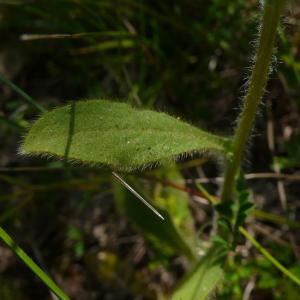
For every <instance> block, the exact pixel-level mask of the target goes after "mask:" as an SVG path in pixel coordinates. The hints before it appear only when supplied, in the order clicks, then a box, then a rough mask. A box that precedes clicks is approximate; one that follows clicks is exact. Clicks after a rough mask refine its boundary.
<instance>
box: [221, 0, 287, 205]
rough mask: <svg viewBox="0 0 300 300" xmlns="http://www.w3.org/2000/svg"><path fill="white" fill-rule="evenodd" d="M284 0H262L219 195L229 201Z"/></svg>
mask: <svg viewBox="0 0 300 300" xmlns="http://www.w3.org/2000/svg"><path fill="white" fill-rule="evenodd" d="M284 2H285V0H265V1H264V8H263V17H262V27H261V30H260V37H259V44H258V50H257V53H256V56H255V64H254V67H253V70H252V74H251V77H250V81H249V87H248V91H247V94H246V96H245V100H244V104H243V109H242V112H241V115H240V118H239V120H238V124H237V126H236V130H235V134H234V137H233V140H232V154H231V156H230V158H228V161H227V165H226V169H225V176H224V184H223V190H222V195H221V199H222V201H232V199H233V190H234V184H235V179H236V176H237V175H238V173H239V170H240V164H241V159H242V155H243V153H244V150H245V147H246V144H247V140H248V139H249V136H250V133H251V129H252V126H253V123H254V120H255V115H256V112H257V108H258V105H259V103H260V101H261V98H262V95H263V92H264V88H265V85H266V82H267V79H268V74H269V69H270V62H271V57H272V52H273V46H274V41H275V37H276V28H277V26H278V23H279V20H280V14H281V11H282V9H283V6H284Z"/></svg>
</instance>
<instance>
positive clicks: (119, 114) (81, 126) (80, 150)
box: [21, 100, 229, 171]
mask: <svg viewBox="0 0 300 300" xmlns="http://www.w3.org/2000/svg"><path fill="white" fill-rule="evenodd" d="M228 142H229V140H227V139H225V138H222V137H219V136H216V135H213V134H210V133H207V132H205V131H203V130H200V129H198V128H196V127H194V126H191V125H189V124H187V123H184V122H182V121H180V120H178V119H176V118H174V117H171V116H169V115H166V114H164V113H160V112H154V111H150V110H140V109H134V108H133V107H131V106H130V105H128V104H125V103H118V102H110V101H106V100H89V101H79V102H76V103H75V102H74V103H72V104H70V105H66V106H63V107H60V108H57V109H54V110H53V111H51V112H47V113H45V114H43V115H42V116H41V117H40V118H39V119H38V120H37V121H36V122H35V123H34V124H33V126H32V128H31V129H30V130H29V132H28V134H27V135H26V137H25V139H24V142H23V144H22V146H21V152H22V153H24V154H46V155H50V156H58V157H61V158H62V157H67V158H69V159H71V160H75V161H79V162H84V163H89V164H106V165H110V166H111V167H113V168H114V169H119V170H123V171H131V170H133V169H136V168H140V167H144V166H147V165H150V164H153V163H157V162H160V163H163V162H165V161H169V160H173V159H174V158H177V157H179V156H180V157H182V156H187V155H192V154H193V153H195V152H204V151H206V152H207V151H208V152H221V153H222V152H223V153H224V152H226V147H227V145H228Z"/></svg>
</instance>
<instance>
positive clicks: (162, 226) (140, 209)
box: [113, 178, 195, 259]
mask: <svg viewBox="0 0 300 300" xmlns="http://www.w3.org/2000/svg"><path fill="white" fill-rule="evenodd" d="M126 181H127V182H128V183H129V184H130V185H131V186H132V187H133V188H134V189H136V190H139V189H138V188H136V184H134V183H133V182H132V181H130V180H129V179H128V178H126ZM113 190H114V195H115V200H116V202H117V206H118V208H119V209H120V211H122V212H123V213H125V214H126V215H127V216H128V217H129V218H130V219H131V220H132V221H133V222H134V223H135V224H136V225H137V227H138V228H139V229H141V230H142V231H143V233H144V234H145V235H146V237H147V238H148V240H150V241H152V242H153V241H154V240H155V241H158V242H159V243H161V244H162V245H163V246H165V247H169V248H170V249H171V250H172V252H174V253H177V254H178V253H180V254H183V255H185V256H187V257H188V258H190V259H194V258H195V257H194V253H193V250H192V249H191V248H190V246H189V245H188V244H187V243H186V241H185V240H184V239H183V237H182V236H181V234H180V233H179V231H178V230H177V228H176V226H175V225H174V223H173V221H172V218H171V217H170V215H169V214H168V212H167V211H165V210H162V209H160V208H158V207H156V206H155V208H156V209H157V210H158V211H159V213H160V214H161V215H162V216H163V217H164V220H161V219H160V218H158V217H157V216H156V215H155V214H154V213H153V212H152V211H151V210H150V209H149V208H148V207H146V206H145V205H144V204H143V203H141V202H140V201H139V200H138V199H136V197H135V196H134V195H133V194H132V193H131V192H129V191H128V190H126V189H125V188H124V187H123V186H121V185H120V184H119V183H118V182H116V183H115V184H114V185H113ZM151 205H153V203H151Z"/></svg>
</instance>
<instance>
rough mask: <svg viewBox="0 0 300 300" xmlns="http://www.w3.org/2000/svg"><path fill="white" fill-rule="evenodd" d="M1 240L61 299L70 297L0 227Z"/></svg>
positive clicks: (67, 299)
mask: <svg viewBox="0 0 300 300" xmlns="http://www.w3.org/2000/svg"><path fill="white" fill-rule="evenodd" d="M0 238H1V239H2V241H3V242H4V243H5V244H6V245H7V246H8V247H9V248H10V249H11V250H12V251H13V252H14V253H15V254H16V255H17V256H18V257H19V258H20V259H21V260H22V261H23V262H24V264H25V265H27V267H28V268H29V269H31V271H32V272H33V273H34V274H35V275H36V276H37V277H39V278H40V280H41V281H43V282H44V284H45V285H46V286H47V287H48V288H49V289H50V290H51V291H52V292H53V293H54V294H55V295H56V296H57V297H58V298H59V299H61V300H69V299H70V298H69V297H68V296H67V295H66V294H65V293H64V292H63V291H62V290H61V289H60V288H59V287H58V286H57V285H56V283H55V282H54V281H53V280H52V279H51V278H50V277H49V276H48V275H47V274H46V273H45V272H44V271H43V270H42V269H41V268H40V267H39V266H38V265H37V264H36V263H35V262H34V261H33V260H32V259H31V258H30V257H29V256H28V255H27V254H26V253H25V252H24V251H23V250H22V248H20V247H19V246H18V245H17V244H16V243H15V242H14V240H13V239H12V238H11V237H10V236H9V235H8V234H7V232H6V231H5V230H4V229H3V228H2V227H0Z"/></svg>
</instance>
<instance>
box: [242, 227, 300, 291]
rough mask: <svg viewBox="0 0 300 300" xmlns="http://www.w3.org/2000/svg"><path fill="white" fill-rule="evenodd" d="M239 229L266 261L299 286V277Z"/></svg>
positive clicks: (244, 230)
mask: <svg viewBox="0 0 300 300" xmlns="http://www.w3.org/2000/svg"><path fill="white" fill-rule="evenodd" d="M239 231H240V233H241V234H242V235H243V236H245V238H246V239H247V240H249V241H250V242H251V244H252V245H253V246H254V247H255V248H256V249H257V250H258V251H259V252H260V253H261V254H262V255H263V256H264V257H265V258H266V259H267V260H268V261H270V262H271V263H272V264H273V265H274V266H275V267H276V268H277V269H278V270H280V271H281V272H282V273H283V274H284V275H286V276H287V277H288V278H289V279H291V280H292V281H293V282H294V283H296V284H297V285H298V286H300V278H298V277H297V276H296V275H294V274H293V273H292V272H291V271H289V270H288V269H287V268H286V267H284V266H283V265H282V264H281V263H280V262H279V261H278V260H277V259H276V258H275V257H274V256H273V255H272V254H271V253H270V252H269V251H268V250H267V249H265V248H264V247H263V246H262V245H261V244H260V243H259V242H258V241H257V240H256V239H255V238H254V237H253V236H252V235H251V234H249V233H248V232H247V230H246V229H245V228H243V227H239Z"/></svg>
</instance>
